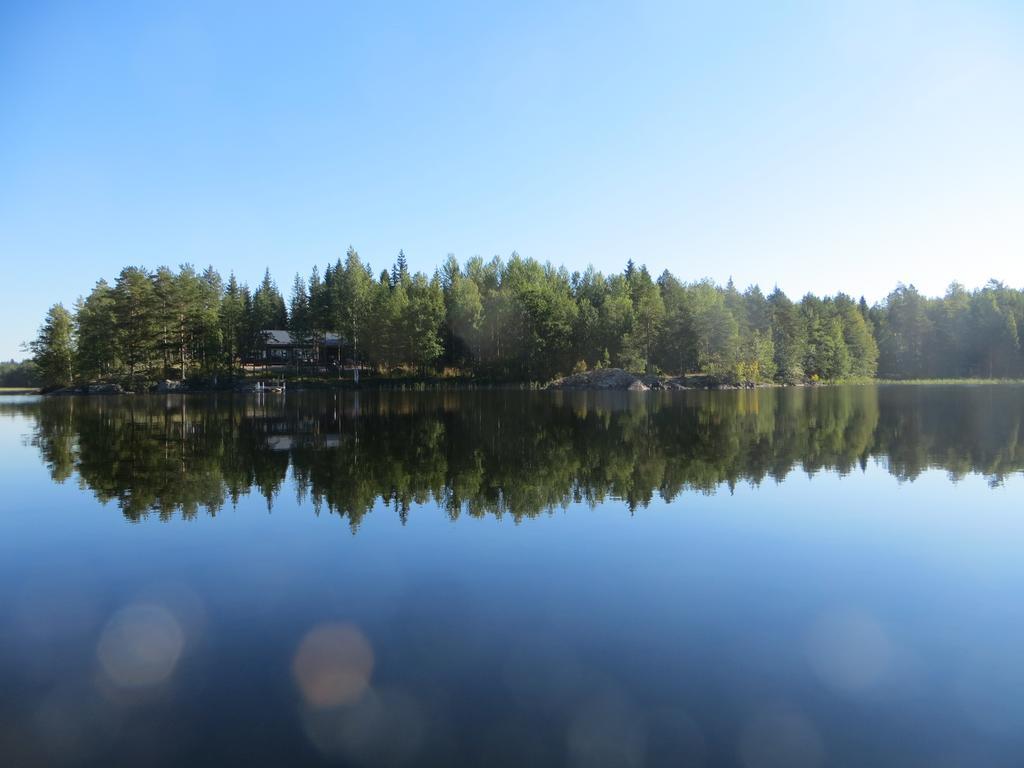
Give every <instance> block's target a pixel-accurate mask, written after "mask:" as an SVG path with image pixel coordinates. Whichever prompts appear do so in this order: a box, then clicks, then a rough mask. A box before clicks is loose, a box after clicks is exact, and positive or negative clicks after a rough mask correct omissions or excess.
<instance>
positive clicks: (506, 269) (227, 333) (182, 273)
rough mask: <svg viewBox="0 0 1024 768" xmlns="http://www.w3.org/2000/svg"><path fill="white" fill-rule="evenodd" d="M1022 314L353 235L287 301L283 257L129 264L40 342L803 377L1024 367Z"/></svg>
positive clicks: (162, 370)
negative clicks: (371, 258) (273, 344)
mask: <svg viewBox="0 0 1024 768" xmlns="http://www.w3.org/2000/svg"><path fill="white" fill-rule="evenodd" d="M1022 324H1024V291H1020V290H1014V289H1011V288H1008V287H1006V286H1004V285H1002V284H1000V283H997V282H991V283H989V284H988V285H986V286H985V287H984V288H982V289H979V290H976V291H973V292H971V291H967V290H966V289H965V288H963V286H960V285H957V284H954V285H953V286H951V287H950V289H949V291H948V293H947V294H946V296H944V297H942V298H926V297H924V296H922V295H920V294H919V293H918V292H917V291H916V290H915V289H914V288H913V286H911V287H904V286H902V285H901V286H899V287H898V288H897V289H896V290H895V291H893V292H892V293H891V294H890V295H889V296H888V297H887V298H886V299H885V300H884V301H882V302H881V303H879V304H877V305H875V306H873V307H870V308H869V307H868V306H867V304H866V302H865V301H864V299H863V298H862V299H860V301H859V302H858V301H856V300H854V299H853V298H851V297H850V296H847V295H845V294H842V293H840V294H837V295H835V296H830V297H825V298H819V297H817V296H814V295H810V294H809V295H807V296H804V297H803V298H802V299H801V300H800V301H798V302H794V301H792V300H791V299H790V298H789V297H787V296H786V295H785V294H784V293H783V292H782V291H781V290H779V289H778V288H776V289H775V290H774V291H772V292H771V293H770V294H768V295H767V296H766V295H765V294H764V293H763V292H762V291H761V289H760V288H759V287H758V286H756V285H755V286H751V287H749V288H747V289H746V290H745V291H742V292H741V291H740V290H738V289H737V288H736V286H735V285H734V284H733V282H732V281H731V280H730V281H729V283H728V284H727V285H726V286H724V287H723V286H719V285H716V284H714V283H713V282H711V281H709V280H703V281H699V282H695V283H683V282H681V281H680V280H679V279H677V278H676V277H675V276H673V275H672V274H671V273H669V272H667V271H666V272H664V273H663V274H662V275H660V276H659V277H658V278H657V279H655V278H654V277H652V276H651V275H650V274H649V273H648V271H647V269H646V268H645V267H642V266H640V267H638V266H636V265H634V264H633V262H632V261H630V262H629V263H627V265H626V268H625V270H624V271H623V272H622V273H618V274H613V275H603V274H601V273H600V272H597V271H595V270H594V269H593V268H590V269H587V270H586V271H585V272H582V273H579V272H573V273H570V272H568V271H567V270H566V269H565V268H555V267H553V266H551V265H550V264H540V263H539V262H537V261H534V260H531V259H524V258H522V257H520V256H519V255H517V254H513V255H512V256H511V258H509V259H508V260H507V261H503V260H502V259H499V258H497V257H496V258H494V259H492V260H490V261H485V260H483V259H481V258H479V257H476V258H472V259H469V260H468V261H467V262H465V263H464V264H461V265H460V264H459V262H458V261H457V260H456V259H455V258H454V257H452V256H450V257H449V258H448V259H447V261H445V263H444V264H443V265H442V266H441V267H440V268H439V269H438V270H436V271H435V273H434V274H433V275H431V276H428V275H426V274H423V273H416V274H412V273H410V271H409V269H408V267H407V265H406V259H405V255H404V254H403V253H401V252H400V253H399V254H398V259H397V261H396V262H395V264H394V265H393V266H392V267H391V269H390V270H384V271H382V272H381V273H380V274H379V275H377V276H376V277H375V276H374V273H373V270H372V269H371V267H370V265H369V264H366V263H364V262H363V261H362V260H361V259H360V257H359V254H358V253H356V251H355V250H353V249H351V248H350V249H349V250H348V253H347V255H346V257H345V259H344V260H339V261H338V262H337V263H335V264H333V265H330V266H328V267H327V268H326V269H325V270H324V272H323V274H322V275H321V274H320V272H319V270H317V269H316V268H314V270H313V272H312V274H311V275H310V276H309V277H308V278H302V277H301V276H299V275H296V276H295V280H294V283H293V285H292V289H291V295H290V298H289V300H287V301H286V300H285V298H284V296H283V295H282V294H281V291H280V290H279V289H278V287H277V285H276V284H275V282H274V281H273V279H272V278H271V276H270V273H269V271H268V272H267V273H266V275H265V276H264V278H263V281H262V282H261V283H260V284H259V285H258V286H257V287H256V288H255V290H252V289H250V288H249V287H248V286H246V285H240V284H239V283H238V281H237V280H236V279H235V277H234V275H231V276H230V277H229V279H228V280H227V281H226V282H225V281H224V280H223V279H222V278H221V276H220V275H219V274H218V273H217V272H216V271H215V270H214V269H213V268H212V267H211V268H209V269H207V270H205V271H204V272H202V273H199V272H197V271H196V270H195V269H193V268H192V267H191V266H189V265H185V266H182V267H181V268H180V269H179V270H178V271H177V272H175V271H173V270H171V269H168V268H166V267H161V268H160V269H157V270H156V271H154V272H149V271H146V270H144V269H141V268H138V267H127V268H125V269H124V270H122V271H121V273H120V275H118V277H117V279H116V280H115V282H114V284H113V285H110V284H108V283H107V282H106V281H104V280H100V282H98V283H97V284H96V286H95V288H93V290H92V291H91V292H90V293H89V295H88V296H86V297H84V298H82V299H80V300H79V301H78V302H77V304H76V305H75V307H74V309H73V311H71V312H69V311H68V310H67V309H65V308H64V307H63V306H61V305H59V304H58V305H55V306H54V307H52V308H51V309H50V311H49V313H48V315H47V317H46V320H45V322H44V323H43V326H42V328H41V329H40V332H39V336H38V338H37V339H36V340H35V341H34V342H33V343H32V345H31V348H32V351H33V353H34V360H35V363H36V366H37V368H38V370H39V374H40V378H41V380H42V383H43V384H44V385H45V386H59V385H65V384H68V383H71V382H82V381H95V380H108V379H118V380H124V381H127V382H128V383H130V384H133V385H134V384H136V383H138V382H140V381H147V380H149V381H151V380H153V379H156V378H164V377H204V376H205V377H209V376H213V375H217V374H231V373H234V372H236V371H237V370H238V368H239V365H240V364H241V363H242V362H243V361H244V360H246V359H248V358H250V357H251V356H253V355H254V353H255V352H257V351H258V350H259V349H260V347H261V345H262V343H263V339H264V335H263V332H264V331H266V330H269V329H287V330H289V331H290V332H291V334H292V337H293V338H294V339H295V340H297V341H298V342H300V343H303V344H307V345H309V347H310V348H312V349H318V348H319V347H320V346H321V345H322V344H323V343H324V340H325V339H326V338H327V337H328V334H337V335H338V336H339V337H340V338H341V340H342V345H341V347H340V348H338V362H339V363H340V362H342V360H344V361H346V362H347V363H350V364H354V365H359V366H364V367H372V368H375V369H377V370H378V371H380V372H381V373H382V374H388V373H391V372H395V371H415V372H420V373H426V372H430V371H436V370H438V369H440V368H451V369H457V370H459V371H462V372H464V373H467V374H476V375H486V376H488V377H492V378H503V379H518V380H547V379H550V378H552V377H553V376H556V375H559V374H566V373H570V372H572V371H578V370H586V369H591V368H596V367H603V366H616V367H621V368H625V369H627V370H634V371H649V372H650V371H664V372H668V373H675V374H683V373H690V372H701V373H704V374H708V375H711V376H713V377H717V378H720V379H721V380H723V381H734V382H736V381H745V382H759V381H772V380H774V381H780V382H786V383H795V382H800V381H806V380H841V379H845V378H849V377H872V376H875V375H876V374H880V375H883V376H887V377H893V378H911V377H929V376H943V377H962V376H978V377H1013V376H1020V375H1022V374H1024V354H1022V345H1021V339H1020V336H1019V331H1018V329H1019V328H1020V327H1021V325H1022Z"/></svg>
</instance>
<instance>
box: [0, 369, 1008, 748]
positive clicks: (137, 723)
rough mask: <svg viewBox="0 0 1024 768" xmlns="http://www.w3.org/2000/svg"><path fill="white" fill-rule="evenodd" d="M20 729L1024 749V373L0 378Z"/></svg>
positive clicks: (9, 614)
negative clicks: (108, 380)
mask: <svg viewBox="0 0 1024 768" xmlns="http://www.w3.org/2000/svg"><path fill="white" fill-rule="evenodd" d="M0 456H2V459H3V461H2V463H0V479H2V482H3V488H4V503H3V505H2V512H0V757H2V758H3V759H0V763H3V764H5V765H19V766H20V765H27V766H30V765H112V764H145V765H185V764H187V765H228V764H231V765H289V764H290V765H305V764H308V765H318V764H336V765H460V764H466V765H486V766H500V765H509V766H520V765H562V764H566V765H578V766H641V765H659V766H660V765H666V766H667V765H671V766H741V767H743V768H774V767H776V766H778V767H779V768H802V767H803V766H850V767H851V768H852V767H853V766H865V765H871V766H890V765H891V766H929V768H932V767H934V766H980V765H985V766H1016V765H1019V764H1020V756H1021V755H1022V754H1024V655H1022V651H1021V648H1024V601H1022V600H1021V599H1020V596H1021V594H1024V558H1022V557H1021V555H1020V552H1021V545H1022V543H1024V536H1022V534H1024V524H1022V521H1021V510H1022V509H1024V477H1022V470H1024V387H1019V386H1002V385H991V386H976V387H969V386H948V387H947V386H920V387H918V386H863V387H834V388H813V389H786V390H782V389H769V390H756V391H727V392H678V393H576V392H563V393H557V392H520V391H487V392H443V393H431V392H423V393H373V392H362V393H352V392H346V393H333V392H331V393H295V392H290V393H288V394H287V395H284V396H262V397H256V396H250V397H242V396H209V397H186V396H172V397H156V396H146V397H126V398H116V397H109V398H102V397H96V398H73V397H72V398H59V399H41V398H33V397H22V398H15V397H8V398H2V399H0Z"/></svg>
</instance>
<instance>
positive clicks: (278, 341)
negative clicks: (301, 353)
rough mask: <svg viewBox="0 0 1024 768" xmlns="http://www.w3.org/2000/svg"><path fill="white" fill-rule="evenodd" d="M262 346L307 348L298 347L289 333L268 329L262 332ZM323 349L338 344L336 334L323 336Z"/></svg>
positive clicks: (338, 340)
mask: <svg viewBox="0 0 1024 768" xmlns="http://www.w3.org/2000/svg"><path fill="white" fill-rule="evenodd" d="M263 339H264V344H266V345H267V346H268V347H295V346H308V343H307V344H306V345H300V344H299V343H298V342H296V341H295V339H294V337H293V336H292V334H291V333H290V332H289V331H285V330H282V329H269V330H266V331H263ZM320 343H321V345H322V346H325V347H336V346H338V344H339V343H340V337H339V336H338V334H336V333H326V334H324V338H323V340H322V341H321V342H320Z"/></svg>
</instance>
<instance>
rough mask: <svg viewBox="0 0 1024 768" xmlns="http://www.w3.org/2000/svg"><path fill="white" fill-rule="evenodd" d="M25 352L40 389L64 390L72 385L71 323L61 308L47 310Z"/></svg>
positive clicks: (60, 306)
mask: <svg viewBox="0 0 1024 768" xmlns="http://www.w3.org/2000/svg"><path fill="white" fill-rule="evenodd" d="M29 349H31V351H32V361H33V363H34V364H35V367H36V371H37V375H38V378H39V383H40V384H41V385H42V386H43V387H47V388H52V387H66V386H68V385H69V384H71V382H72V381H74V375H75V374H74V363H75V337H74V322H73V320H72V317H71V313H70V312H68V311H67V310H66V309H65V308H64V305H63V304H54V305H53V306H52V307H50V309H49V311H48V312H47V313H46V319H45V320H43V324H42V326H41V327H40V328H39V333H38V335H37V336H36V338H35V339H34V340H33V341H32V343H31V344H29Z"/></svg>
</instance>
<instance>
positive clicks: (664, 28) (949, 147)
mask: <svg viewBox="0 0 1024 768" xmlns="http://www.w3.org/2000/svg"><path fill="white" fill-rule="evenodd" d="M712 6H714V7H712ZM256 9H258V11H259V12H258V13H255V12H253V11H254V10H256ZM349 244H351V245H353V246H355V247H356V249H357V250H358V251H359V252H360V254H361V255H362V256H363V257H364V259H366V260H369V261H370V262H371V264H372V265H373V267H374V269H375V271H379V270H380V269H382V268H384V267H387V266H389V265H390V264H391V263H392V261H393V259H394V257H395V255H396V254H397V252H398V250H399V248H402V249H404V250H405V253H406V254H407V255H408V257H409V262H410V265H411V266H412V268H414V269H423V270H432V269H433V267H434V266H436V265H438V264H439V263H440V262H441V261H442V259H443V258H444V257H445V255H446V254H448V253H454V254H456V255H457V256H458V257H459V258H460V259H465V258H468V257H470V256H473V255H477V254H479V255H482V256H485V257H490V256H493V255H495V254H499V255H502V256H508V255H509V254H510V253H511V252H512V251H513V250H516V251H518V252H519V253H520V254H522V255H524V256H531V257H534V258H537V259H540V260H542V261H547V260H550V261H552V262H554V263H557V264H565V265H566V266H567V267H568V268H570V269H580V270H582V269H584V268H585V267H586V266H587V265H588V264H593V265H594V266H595V267H597V268H598V269H600V270H602V271H605V272H612V271H617V270H621V269H622V266H623V264H624V263H625V261H626V260H627V259H628V258H630V257H632V258H633V259H634V260H635V261H637V262H638V263H645V264H647V266H648V268H649V269H650V270H651V272H652V273H655V274H657V273H659V272H661V271H662V270H663V269H666V268H668V269H671V270H672V271H673V272H674V273H675V274H676V275H677V276H679V277H680V278H682V279H686V280H693V279H698V278H701V277H704V276H709V277H712V278H714V279H716V280H719V281H725V280H726V279H727V278H728V277H729V276H730V275H731V276H733V277H734V278H735V280H736V282H737V284H739V285H740V286H741V287H743V286H746V285H748V284H750V283H755V282H757V283H760V284H761V285H762V287H765V288H766V289H770V288H771V287H772V286H773V285H775V284H778V285H779V286H780V287H781V288H783V290H785V291H786V292H787V293H789V294H790V295H791V296H793V297H799V296H800V295H802V294H803V293H805V292H807V291H814V292H817V293H833V292H836V291H839V290H844V291H846V292H848V293H851V294H853V295H864V296H866V297H867V298H868V300H869V301H875V300H878V299H880V298H882V297H884V295H885V294H886V293H887V292H888V291H889V290H891V289H892V287H893V286H894V285H895V284H896V283H897V282H898V281H903V282H906V283H914V284H915V285H917V286H918V287H919V288H920V289H922V290H923V291H925V292H927V293H929V294H939V293H942V292H943V291H944V289H945V287H946V285H948V284H949V283H950V282H951V281H952V280H954V279H957V280H960V281H961V282H963V283H965V284H967V285H968V286H970V287H974V286H977V285H980V284H983V283H984V282H985V281H986V280H987V279H989V278H990V277H996V278H999V279H1002V280H1004V281H1006V282H1008V283H1010V284H1012V285H1014V286H1016V287H1021V286H1024V3H1020V2H957V3H948V2H922V3H903V2H877V3H875V2H851V3H839V2H781V3H761V2H756V3H729V4H707V3H704V4H687V3H679V2H669V3H597V2H585V3H557V4H556V3H549V2H541V3H527V2H514V3H474V2H466V3H418V4H413V3H387V4H385V3H379V4H378V3H365V4H356V3H340V2H339V3H333V2H332V3H322V4H313V3H303V2H288V3H279V4H272V3H257V4H253V3H229V2H214V3H203V2H191V1H183V2H173V3H159V2H147V3H139V4H126V3H120V2H109V3H104V2H96V3H74V2H68V3H47V2H19V1H18V0H8V2H5V3H3V4H2V5H0V263H2V265H3V275H4V280H3V288H2V290H3V301H2V302H0V322H2V327H3V332H2V334H0V358H3V359H6V358H9V357H12V356H13V357H21V356H23V353H22V352H20V350H19V346H20V344H21V342H23V341H26V340H28V339H29V338H31V337H32V336H33V335H34V332H35V329H36V327H37V326H38V324H39V321H40V319H41V317H42V315H43V314H44V312H45V310H46V308H47V307H48V306H49V305H50V304H51V303H53V302H56V301H63V302H65V304H66V305H68V306H70V305H71V304H72V303H73V302H74V300H75V298H76V297H77V296H78V295H80V294H83V293H87V292H88V291H89V289H90V288H91V287H92V285H93V284H94V282H95V281H96V279H97V278H100V277H104V278H106V279H108V280H113V278H114V277H115V276H116V275H117V272H118V271H119V270H120V268H121V267H122V266H125V265H126V264H139V265H143V266H147V267H150V268H154V267H156V266H158V265H161V264H169V265H172V266H177V265H178V264H181V263H183V262H190V263H193V264H195V265H196V266H197V267H204V266H206V265H207V264H213V265H214V266H216V267H217V268H218V269H219V270H220V271H221V272H222V273H223V274H224V275H225V276H226V275H227V273H228V272H230V271H232V270H234V271H235V272H236V274H237V275H238V276H239V278H240V279H243V280H246V281H248V282H250V283H255V282H257V281H258V280H259V278H260V277H261V276H262V273H263V270H264V268H265V267H269V268H270V269H271V271H272V273H273V275H274V277H275V278H276V279H277V282H278V283H279V285H280V286H281V287H282V290H283V291H284V292H285V293H287V290H288V288H289V286H290V284H291V282H292V278H293V276H294V274H295V273H296V272H297V271H298V272H301V273H302V274H303V275H305V274H308V272H309V270H310V268H311V266H312V265H313V264H319V265H321V268H322V266H323V265H324V264H326V263H328V262H332V261H334V260H335V259H337V258H338V257H340V256H343V255H344V251H345V249H346V248H347V246H348V245H349Z"/></svg>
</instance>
